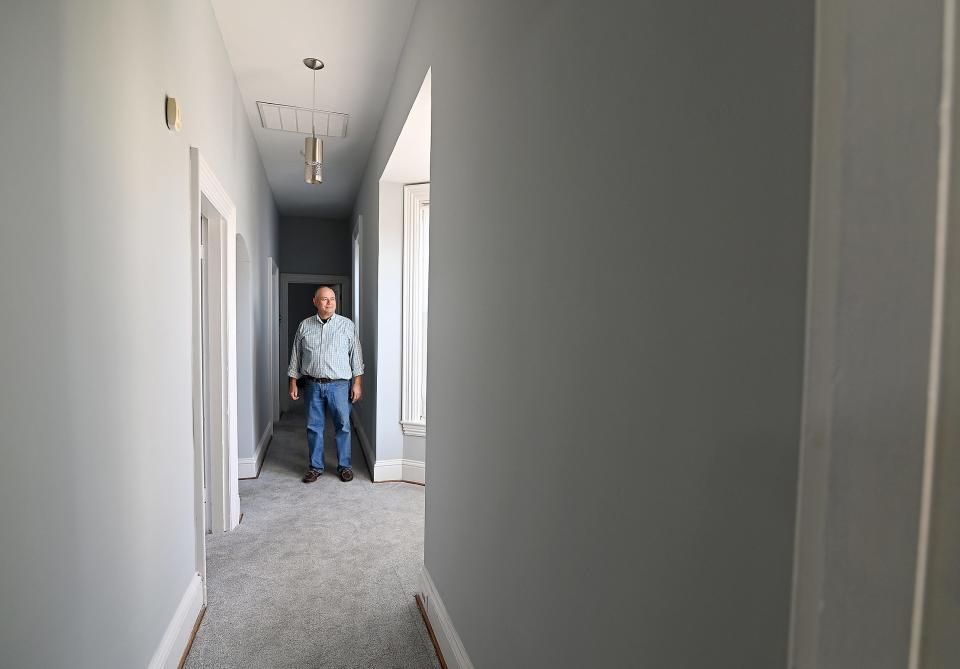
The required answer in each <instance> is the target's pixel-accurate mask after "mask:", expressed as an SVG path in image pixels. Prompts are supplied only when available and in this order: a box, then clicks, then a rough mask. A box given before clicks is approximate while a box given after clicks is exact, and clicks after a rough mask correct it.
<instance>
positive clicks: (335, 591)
mask: <svg viewBox="0 0 960 669" xmlns="http://www.w3.org/2000/svg"><path fill="white" fill-rule="evenodd" d="M299 408H300V407H298V409H299ZM326 441H327V445H328V448H327V449H326V470H325V473H324V475H323V476H322V477H321V478H320V479H319V480H318V481H317V482H316V483H313V484H310V485H306V484H303V483H301V482H300V477H301V476H302V475H303V471H304V468H305V466H306V451H307V449H306V439H305V436H304V430H303V413H302V411H292V412H288V413H286V414H284V416H283V418H282V420H281V421H280V422H279V423H278V424H277V428H276V433H275V435H274V438H273V442H272V443H271V445H270V450H269V452H268V454H267V458H266V460H265V462H264V464H263V469H262V471H261V472H260V477H259V478H258V479H251V480H243V481H241V482H240V495H241V497H242V501H243V509H244V516H243V522H242V523H241V524H240V526H239V527H238V528H237V529H236V530H235V531H233V532H226V533H222V534H219V535H207V574H208V583H209V585H208V597H209V606H208V609H207V612H206V614H205V615H204V618H203V622H202V623H201V625H200V628H199V630H198V632H197V636H196V639H195V641H194V643H193V647H192V648H191V650H190V654H189V656H188V657H187V662H186V665H185V666H186V667H187V668H188V669H200V668H204V669H212V668H214V667H224V668H226V667H230V668H231V669H233V668H236V669H239V668H241V667H276V668H278V669H279V668H281V667H297V668H301V667H304V668H305V667H311V668H313V667H343V668H349V667H404V668H414V667H416V668H419V667H438V666H439V663H438V662H437V659H436V654H435V652H434V650H433V646H432V645H431V642H430V637H429V635H428V633H427V630H426V627H425V626H424V624H423V620H422V618H421V616H420V612H419V611H418V609H417V606H416V602H415V601H414V593H415V592H416V591H417V587H418V575H419V573H420V570H421V568H422V566H423V504H424V488H423V487H421V486H417V485H411V484H406V483H380V484H373V483H372V482H371V480H370V474H369V471H368V469H367V465H366V463H365V462H364V459H363V455H362V451H361V448H360V444H359V443H358V442H357V440H356V437H355V438H354V444H353V466H354V469H355V471H356V478H355V479H354V481H353V482H351V483H349V484H344V483H341V482H340V480H339V479H338V478H337V477H336V475H335V472H336V456H335V451H334V449H332V448H331V447H330V446H331V444H332V429H331V427H330V422H329V421H328V432H327V438H326Z"/></svg>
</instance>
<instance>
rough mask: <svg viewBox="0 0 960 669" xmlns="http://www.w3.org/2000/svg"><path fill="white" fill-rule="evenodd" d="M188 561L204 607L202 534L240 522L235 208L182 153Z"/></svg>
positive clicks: (196, 159)
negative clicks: (192, 543) (188, 195)
mask: <svg viewBox="0 0 960 669" xmlns="http://www.w3.org/2000/svg"><path fill="white" fill-rule="evenodd" d="M190 158H191V186H192V212H191V213H192V215H191V219H192V220H191V247H192V249H193V263H194V264H193V290H192V293H193V328H192V330H193V437H194V481H195V490H194V509H195V524H196V528H195V531H196V564H197V572H198V573H199V575H200V577H201V580H202V583H203V598H204V603H206V541H205V535H206V534H207V533H208V532H226V531H230V530H232V529H233V528H235V527H236V526H237V525H238V523H239V520H240V497H239V485H238V482H237V467H238V463H237V377H236V369H237V313H236V307H237V301H236V294H237V292H236V291H237V276H236V250H237V245H236V243H235V240H236V207H235V206H234V205H233V201H232V200H231V199H230V197H229V196H228V195H227V193H226V191H225V190H224V189H223V187H222V186H221V185H220V182H219V181H218V180H217V178H216V176H215V175H214V174H213V171H212V170H211V169H210V167H209V166H208V165H207V164H206V162H205V161H204V160H203V157H202V156H201V155H200V152H199V151H198V150H197V149H196V148H191V149H190Z"/></svg>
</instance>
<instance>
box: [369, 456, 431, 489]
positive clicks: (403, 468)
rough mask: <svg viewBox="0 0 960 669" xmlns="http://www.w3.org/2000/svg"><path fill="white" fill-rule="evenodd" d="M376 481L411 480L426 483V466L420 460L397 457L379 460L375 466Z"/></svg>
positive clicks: (411, 481) (374, 477)
mask: <svg viewBox="0 0 960 669" xmlns="http://www.w3.org/2000/svg"><path fill="white" fill-rule="evenodd" d="M373 480H374V481H410V483H423V484H426V482H427V478H426V468H425V467H424V464H423V463H422V462H420V461H419V460H407V459H405V458H397V459H395V460H377V462H376V464H375V465H374V466H373Z"/></svg>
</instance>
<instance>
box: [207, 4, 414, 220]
mask: <svg viewBox="0 0 960 669" xmlns="http://www.w3.org/2000/svg"><path fill="white" fill-rule="evenodd" d="M212 3H213V9H214V12H215V13H216V16H217V22H218V23H219V24H220V31H221V33H223V41H224V43H225V44H226V47H227V52H228V53H229V55H230V61H231V63H232V64H233V69H234V72H235V73H236V76H237V83H238V84H239V86H240V94H241V96H242V98H243V104H244V107H245V108H246V112H247V118H248V119H249V120H250V125H251V127H252V128H253V134H254V137H256V140H257V145H258V146H259V148H260V155H261V157H262V159H263V164H264V167H265V168H266V170H267V179H268V180H269V182H270V187H271V188H272V189H273V194H274V197H275V198H276V200H277V207H278V208H279V209H280V213H281V214H283V215H288V216H310V217H316V218H347V217H349V215H350V211H351V209H352V208H353V203H354V200H355V199H356V196H357V190H358V189H359V187H360V180H361V178H362V176H363V169H364V167H365V165H366V161H367V158H368V156H369V155H370V149H371V146H372V145H373V139H374V136H375V135H376V133H377V129H378V128H379V126H380V119H381V117H382V116H383V110H384V106H385V105H386V102H387V96H388V95H389V93H390V86H391V85H392V84H393V76H394V72H395V71H396V67H397V61H398V60H399V58H400V52H401V50H402V49H403V43H404V40H405V39H406V36H407V29H408V28H409V26H410V19H411V17H412V15H413V9H414V6H415V5H416V0H302V1H301V2H293V0H274V1H273V2H271V3H269V4H267V3H262V2H253V0H212ZM308 56H314V57H317V58H319V59H320V60H322V61H323V62H324V63H325V64H326V67H325V68H324V69H322V70H320V71H319V72H317V108H319V109H323V110H326V111H336V112H343V113H345V114H349V115H350V121H349V125H348V130H347V136H346V137H345V138H343V139H332V138H324V142H323V148H324V156H323V183H322V184H319V185H309V184H307V183H304V180H303V157H302V156H301V155H300V152H301V151H302V150H303V139H304V137H305V135H300V134H296V133H290V132H283V131H281V130H266V129H264V128H263V127H261V124H260V115H259V113H258V111H257V101H258V100H262V101H265V102H278V103H281V104H288V105H293V106H298V107H310V106H311V104H312V86H313V78H312V77H313V75H312V72H311V71H310V70H308V69H307V68H306V67H305V66H304V65H303V59H304V58H306V57H308Z"/></svg>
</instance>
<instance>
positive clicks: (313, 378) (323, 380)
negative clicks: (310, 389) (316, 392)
mask: <svg viewBox="0 0 960 669" xmlns="http://www.w3.org/2000/svg"><path fill="white" fill-rule="evenodd" d="M303 378H304V379H305V380H307V381H310V382H312V383H330V382H331V381H339V380H340V379H328V378H327V377H325V376H323V377H320V378H317V377H316V376H309V375H307V374H304V375H303Z"/></svg>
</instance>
